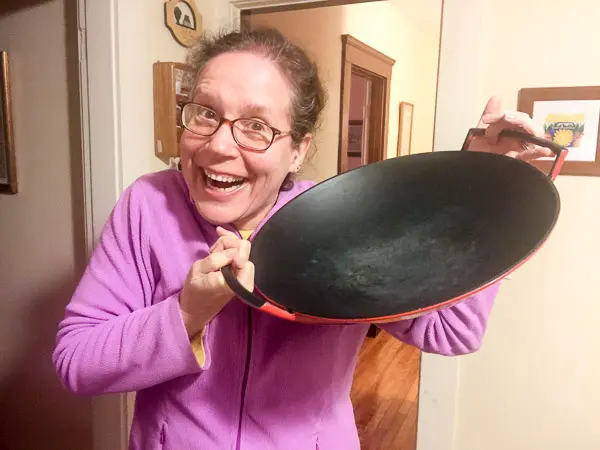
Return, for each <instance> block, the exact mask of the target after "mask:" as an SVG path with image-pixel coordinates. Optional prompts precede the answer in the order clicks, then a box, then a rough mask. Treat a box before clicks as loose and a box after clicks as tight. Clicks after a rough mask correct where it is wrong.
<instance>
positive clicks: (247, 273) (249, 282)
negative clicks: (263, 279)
mask: <svg viewBox="0 0 600 450" xmlns="http://www.w3.org/2000/svg"><path fill="white" fill-rule="evenodd" d="M237 279H238V281H239V282H240V283H241V284H242V286H244V287H245V288H246V289H247V290H249V291H250V292H252V291H253V290H254V264H253V263H252V262H250V261H247V262H246V264H245V265H244V267H243V268H242V269H240V271H239V272H238V274H237Z"/></svg>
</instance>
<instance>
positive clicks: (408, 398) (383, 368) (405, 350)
mask: <svg viewBox="0 0 600 450" xmlns="http://www.w3.org/2000/svg"><path fill="white" fill-rule="evenodd" d="M419 359H420V352H419V350H417V349H415V348H414V347H410V346H408V345H405V344H402V343H401V342H399V341H398V340H396V339H394V338H393V337H391V336H390V335H389V334H387V333H386V332H384V331H381V332H380V333H379V334H378V336H377V337H375V338H367V339H366V340H365V342H364V344H363V348H362V349H361V354H360V356H359V360H358V365H357V368H356V373H355V376H354V384H353V386H352V392H351V398H352V403H353V405H354V414H355V416H356V424H357V427H358V433H359V437H360V441H361V449H362V450H384V449H385V450H415V448H416V432H417V398H418V396H417V393H418V389H419V364H420V363H419Z"/></svg>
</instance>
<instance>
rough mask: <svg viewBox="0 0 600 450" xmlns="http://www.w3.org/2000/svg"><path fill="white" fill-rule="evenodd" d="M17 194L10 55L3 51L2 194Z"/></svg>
mask: <svg viewBox="0 0 600 450" xmlns="http://www.w3.org/2000/svg"><path fill="white" fill-rule="evenodd" d="M17 192H18V189H17V170H16V161H15V148H14V142H13V128H12V111H11V96H10V78H9V70H8V54H7V53H6V52H4V51H2V52H0V193H2V194H16V193H17Z"/></svg>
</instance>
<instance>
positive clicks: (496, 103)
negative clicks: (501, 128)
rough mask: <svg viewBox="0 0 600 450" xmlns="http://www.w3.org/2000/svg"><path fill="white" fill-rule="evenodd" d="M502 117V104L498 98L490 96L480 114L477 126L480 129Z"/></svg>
mask: <svg viewBox="0 0 600 450" xmlns="http://www.w3.org/2000/svg"><path fill="white" fill-rule="evenodd" d="M503 115H504V113H503V111H502V102H501V101H500V98H499V97H496V96H492V97H490V99H489V100H488V102H487V104H486V105H485V108H484V110H483V113H482V114H481V119H480V120H479V124H478V125H477V126H478V127H481V126H483V125H487V124H490V123H493V122H496V121H497V120H500V119H501V118H502V116H503Z"/></svg>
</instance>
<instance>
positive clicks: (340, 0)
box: [240, 0, 385, 26]
mask: <svg viewBox="0 0 600 450" xmlns="http://www.w3.org/2000/svg"><path fill="white" fill-rule="evenodd" d="M380 1H385V0H322V1H309V2H305V3H296V4H288V5H275V6H256V7H250V8H248V9H242V11H241V12H240V15H241V17H242V18H243V17H244V16H250V15H252V14H270V13H277V12H287V11H299V10H301V9H313V8H323V7H329V6H342V5H353V4H356V3H370V2H380ZM242 26H243V24H242Z"/></svg>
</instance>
